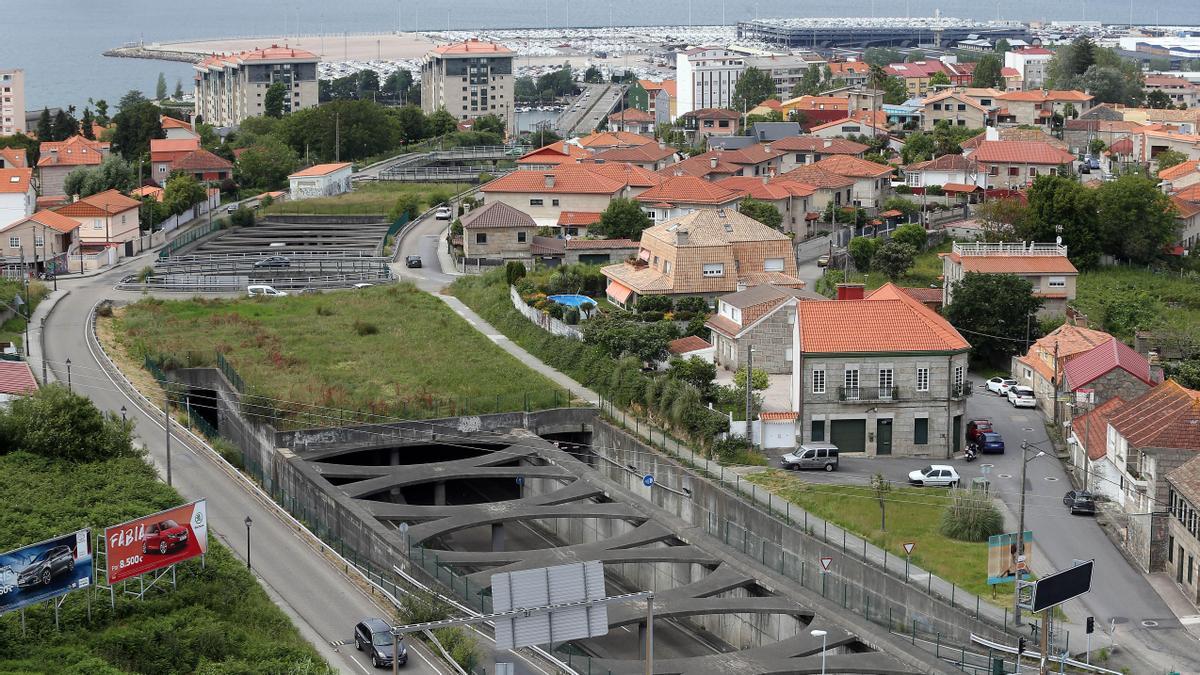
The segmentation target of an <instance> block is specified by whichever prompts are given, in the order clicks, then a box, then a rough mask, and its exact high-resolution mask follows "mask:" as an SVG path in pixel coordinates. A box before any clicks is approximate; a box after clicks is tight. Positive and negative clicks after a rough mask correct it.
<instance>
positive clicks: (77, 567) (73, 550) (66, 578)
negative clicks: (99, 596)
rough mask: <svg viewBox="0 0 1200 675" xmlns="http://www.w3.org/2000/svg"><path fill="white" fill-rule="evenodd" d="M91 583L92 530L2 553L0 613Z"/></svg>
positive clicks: (0, 566)
mask: <svg viewBox="0 0 1200 675" xmlns="http://www.w3.org/2000/svg"><path fill="white" fill-rule="evenodd" d="M91 583H92V532H91V530H87V529H84V530H79V531H78V532H72V533H71V534H64V535H63V536H61V537H55V538H54V539H47V540H46V541H43V542H39V543H37V544H30V545H29V546H25V547H23V548H19V549H16V550H15V551H9V552H8V553H3V554H0V614H4V613H5V612H11V611H12V610H14V609H21V608H22V607H27V606H29V605H32V604H35V603H39V602H41V601H43V600H49V599H50V598H57V597H58V596H60V595H66V594H67V593H70V592H71V591H73V590H75V589H77V588H87V587H88V586H90V585H91Z"/></svg>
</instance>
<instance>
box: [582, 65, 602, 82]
mask: <svg viewBox="0 0 1200 675" xmlns="http://www.w3.org/2000/svg"><path fill="white" fill-rule="evenodd" d="M583 81H584V82H587V83H588V84H600V83H602V82H604V75H602V74H601V73H600V69H599V68H597V67H596V66H588V69H587V70H585V71H583Z"/></svg>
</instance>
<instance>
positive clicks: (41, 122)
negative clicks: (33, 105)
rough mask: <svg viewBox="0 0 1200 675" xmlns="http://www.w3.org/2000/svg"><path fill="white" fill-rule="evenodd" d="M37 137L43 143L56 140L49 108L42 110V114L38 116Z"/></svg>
mask: <svg viewBox="0 0 1200 675" xmlns="http://www.w3.org/2000/svg"><path fill="white" fill-rule="evenodd" d="M37 137H38V138H39V139H41V140H43V141H52V140H54V120H53V118H51V117H50V109H49V108H42V114H41V115H39V116H38V123H37Z"/></svg>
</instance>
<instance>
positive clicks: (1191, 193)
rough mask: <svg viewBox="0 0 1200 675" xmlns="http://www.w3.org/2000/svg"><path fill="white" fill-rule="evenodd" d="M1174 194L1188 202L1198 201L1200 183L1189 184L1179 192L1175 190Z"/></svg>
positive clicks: (1199, 198) (1199, 199) (1199, 200)
mask: <svg viewBox="0 0 1200 675" xmlns="http://www.w3.org/2000/svg"><path fill="white" fill-rule="evenodd" d="M1175 196H1176V197H1177V198H1179V199H1183V200H1185V201H1189V202H1200V183H1197V184H1195V185H1189V186H1188V187H1186V188H1184V189H1182V190H1180V191H1179V192H1176V193H1175Z"/></svg>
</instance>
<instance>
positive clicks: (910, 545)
mask: <svg viewBox="0 0 1200 675" xmlns="http://www.w3.org/2000/svg"><path fill="white" fill-rule="evenodd" d="M916 545H917V544H916V543H915V542H911V541H910V542H908V543H907V544H905V545H904V552H905V553H907V554H909V555H912V550H913V547H914V546H916Z"/></svg>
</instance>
